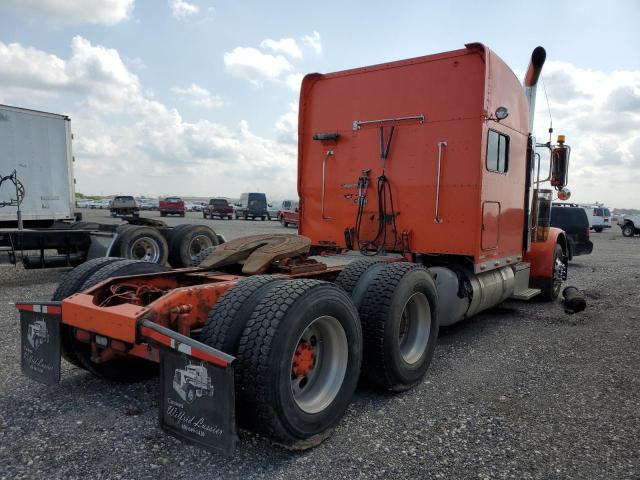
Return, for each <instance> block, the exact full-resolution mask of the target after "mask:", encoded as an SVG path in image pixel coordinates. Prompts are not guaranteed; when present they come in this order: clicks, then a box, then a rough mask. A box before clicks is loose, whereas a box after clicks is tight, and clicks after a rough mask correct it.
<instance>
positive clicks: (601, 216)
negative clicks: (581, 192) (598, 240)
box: [580, 204, 611, 233]
mask: <svg viewBox="0 0 640 480" xmlns="http://www.w3.org/2000/svg"><path fill="white" fill-rule="evenodd" d="M580 206H581V207H582V208H584V211H585V212H587V218H588V219H589V227H591V229H592V230H594V231H596V232H598V233H599V232H602V231H603V230H604V229H605V228H611V212H610V211H609V209H608V208H607V207H605V206H604V205H598V204H595V205H580Z"/></svg>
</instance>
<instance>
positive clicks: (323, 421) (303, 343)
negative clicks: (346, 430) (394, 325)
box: [236, 280, 362, 449]
mask: <svg viewBox="0 0 640 480" xmlns="http://www.w3.org/2000/svg"><path fill="white" fill-rule="evenodd" d="M237 358H238V368H237V370H236V382H237V385H238V389H237V391H238V396H239V402H238V403H239V404H240V405H241V406H242V409H241V410H239V411H238V415H239V417H238V418H239V420H240V422H241V423H242V424H243V425H245V426H247V428H250V429H252V430H256V431H258V432H259V433H262V434H264V435H266V436H267V437H269V438H271V439H273V440H275V441H276V442H278V443H280V444H283V445H285V446H287V447H288V448H292V449H305V448H310V447H312V446H314V445H317V444H318V443H320V442H321V441H322V440H324V439H325V438H326V437H328V436H329V434H330V433H331V429H332V428H333V427H334V426H335V425H336V424H337V423H338V422H339V421H340V419H341V418H342V416H343V415H344V412H345V410H346V409H347V407H348V405H349V403H350V401H351V398H352V396H353V392H354V390H355V388H356V384H357V383H358V376H359V373H360V364H361V359H362V331H361V328H360V323H359V322H358V313H357V311H356V309H355V307H354V305H353V303H352V302H351V300H350V299H349V297H348V296H347V295H346V294H345V293H344V292H343V291H342V290H341V289H340V288H339V287H337V286H335V285H333V284H331V283H328V282H323V281H319V280H288V281H283V282H281V283H278V284H277V285H275V286H274V287H273V288H272V289H271V290H270V291H268V292H267V293H266V294H265V295H264V296H263V298H262V300H261V301H260V302H259V303H258V305H257V306H256V308H255V309H254V311H253V313H252V314H251V317H250V318H249V320H248V322H247V325H246V326H245V328H244V330H243V334H242V337H241V339H240V344H239V347H238V355H237Z"/></svg>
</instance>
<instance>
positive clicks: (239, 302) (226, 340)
mask: <svg viewBox="0 0 640 480" xmlns="http://www.w3.org/2000/svg"><path fill="white" fill-rule="evenodd" d="M278 281H280V282H282V281H283V280H282V279H279V278H278V277H274V276H273V275H254V276H252V277H249V278H245V279H244V280H241V281H239V282H238V283H237V284H235V285H234V286H233V287H231V288H230V289H229V290H227V291H226V292H225V293H224V295H222V297H221V298H220V299H219V300H218V301H217V302H216V304H215V305H214V306H213V308H212V309H211V311H210V312H209V315H207V321H206V323H205V324H204V327H203V328H202V332H201V333H200V341H201V342H202V343H205V344H207V345H209V346H211V347H213V348H217V349H218V350H222V351H223V352H225V353H228V354H229V355H235V354H236V353H237V351H238V343H239V342H240V336H241V335H242V330H243V329H244V326H245V325H246V323H247V320H248V319H249V317H250V316H251V313H252V312H253V310H254V308H255V307H256V305H258V303H259V302H260V300H262V297H263V296H264V295H265V293H266V292H267V291H269V290H270V289H271V288H273V287H274V286H275V285H277V283H278Z"/></svg>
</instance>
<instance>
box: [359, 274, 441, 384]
mask: <svg viewBox="0 0 640 480" xmlns="http://www.w3.org/2000/svg"><path fill="white" fill-rule="evenodd" d="M377 269H378V271H377V273H376V274H375V276H374V278H373V279H371V281H370V282H369V285H368V286H367V289H366V291H365V292H364V295H363V297H362V301H361V305H360V308H359V313H360V321H361V322H362V335H363V345H364V353H363V367H362V370H363V372H364V374H365V375H366V377H367V378H368V379H369V380H371V382H373V383H374V384H376V385H378V386H379V387H382V388H383V389H386V390H391V391H395V392H401V391H405V390H408V389H410V388H412V387H413V386H415V385H416V384H418V383H419V382H420V381H421V380H422V377H423V376H424V374H425V373H426V371H427V369H428V368H429V364H430V363H431V359H432V357H433V353H434V351H435V347H436V342H437V339H438V338H437V337H438V314H437V311H438V308H437V305H438V297H437V291H436V286H435V283H434V282H433V279H432V278H431V275H429V273H428V272H427V270H426V268H424V267H423V266H422V265H418V264H415V263H409V262H394V263H388V264H386V265H382V266H381V267H379V266H378V267H377Z"/></svg>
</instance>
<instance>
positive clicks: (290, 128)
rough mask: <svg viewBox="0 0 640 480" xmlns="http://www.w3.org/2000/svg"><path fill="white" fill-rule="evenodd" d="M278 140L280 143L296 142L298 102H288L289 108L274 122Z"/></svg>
mask: <svg viewBox="0 0 640 480" xmlns="http://www.w3.org/2000/svg"><path fill="white" fill-rule="evenodd" d="M275 127H276V132H277V133H278V140H280V141H281V142H282V143H288V144H290V145H296V144H297V143H298V104H297V103H290V104H289V110H288V111H287V112H286V113H284V114H283V115H281V116H280V118H279V119H278V121H277V122H276V125H275Z"/></svg>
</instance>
